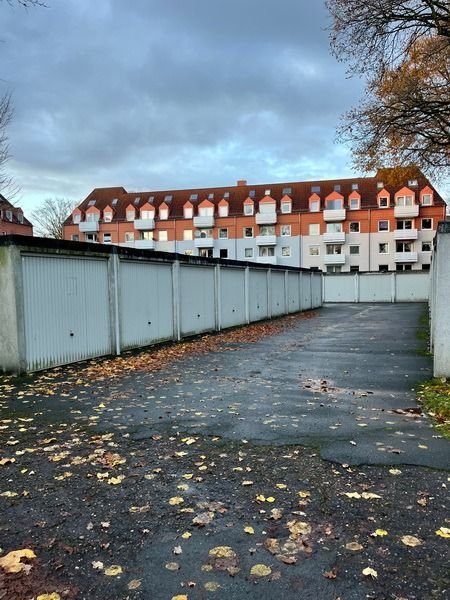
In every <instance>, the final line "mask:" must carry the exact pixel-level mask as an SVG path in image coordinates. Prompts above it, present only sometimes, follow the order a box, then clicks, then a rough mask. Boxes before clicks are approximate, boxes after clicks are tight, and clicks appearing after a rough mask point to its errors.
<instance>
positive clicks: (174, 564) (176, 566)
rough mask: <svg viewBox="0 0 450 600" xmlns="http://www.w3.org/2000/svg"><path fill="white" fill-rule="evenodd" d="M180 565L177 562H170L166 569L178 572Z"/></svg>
mask: <svg viewBox="0 0 450 600" xmlns="http://www.w3.org/2000/svg"><path fill="white" fill-rule="evenodd" d="M179 568H180V565H179V564H178V563H177V562H168V563H166V569H167V570H168V571H178V569H179Z"/></svg>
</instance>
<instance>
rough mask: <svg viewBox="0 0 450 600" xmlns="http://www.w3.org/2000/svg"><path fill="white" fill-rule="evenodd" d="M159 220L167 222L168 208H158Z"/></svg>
mask: <svg viewBox="0 0 450 600" xmlns="http://www.w3.org/2000/svg"><path fill="white" fill-rule="evenodd" d="M159 218H160V219H161V221H167V219H168V218H169V209H168V208H160V209H159Z"/></svg>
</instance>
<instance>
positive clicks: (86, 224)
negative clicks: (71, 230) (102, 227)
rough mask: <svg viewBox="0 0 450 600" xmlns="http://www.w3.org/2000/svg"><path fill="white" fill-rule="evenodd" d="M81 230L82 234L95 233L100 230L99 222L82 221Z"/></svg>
mask: <svg viewBox="0 0 450 600" xmlns="http://www.w3.org/2000/svg"><path fill="white" fill-rule="evenodd" d="M79 228H80V232H81V233H93V232H95V231H98V229H99V225H98V221H82V222H81V223H80V224H79Z"/></svg>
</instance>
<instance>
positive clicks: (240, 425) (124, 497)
mask: <svg viewBox="0 0 450 600" xmlns="http://www.w3.org/2000/svg"><path fill="white" fill-rule="evenodd" d="M425 311H426V307H425V306H424V305H420V304H396V305H382V304H378V305H377V304H372V305H363V304H360V305H330V306H327V307H325V308H323V309H321V310H318V311H315V312H314V314H313V315H310V317H311V318H307V319H303V318H296V317H291V318H288V319H287V320H284V322H285V323H287V326H286V327H284V329H282V330H280V331H279V332H278V333H275V334H273V335H262V336H260V337H259V339H257V340H256V341H252V342H251V343H247V342H246V341H245V340H244V341H242V339H239V340H238V341H236V339H235V338H234V337H233V334H231V335H230V336H229V339H228V338H225V339H224V340H223V342H222V344H221V348H220V351H214V349H211V350H210V351H209V352H204V353H202V354H195V353H186V354H185V355H184V356H183V357H181V358H180V357H178V358H174V360H170V361H166V362H165V363H164V364H161V366H160V367H158V366H156V368H154V367H155V365H153V367H152V368H151V369H139V370H136V371H135V372H132V373H129V372H126V371H125V370H124V372H123V373H117V370H115V371H114V373H113V375H114V376H112V371H109V370H108V369H109V368H110V367H109V366H108V367H107V368H106V367H105V369H104V370H103V371H102V364H103V363H102V361H101V360H100V361H93V363H92V364H95V369H96V371H95V376H93V375H92V372H91V371H90V370H89V368H86V365H80V366H71V367H66V368H61V369H58V370H55V371H49V372H47V373H43V374H36V375H33V376H31V377H30V378H27V379H25V380H10V381H5V382H3V385H2V386H1V387H0V433H1V438H0V439H1V440H2V442H1V444H0V447H1V454H0V459H1V458H2V457H3V458H4V457H9V458H14V461H13V462H11V463H6V464H5V465H3V466H1V467H0V496H1V495H2V494H4V492H5V491H6V492H8V493H7V494H6V495H4V497H0V504H1V515H2V519H1V528H0V536H1V537H0V539H1V543H0V546H1V548H2V550H3V553H5V552H9V551H10V550H14V549H19V548H25V547H28V548H33V550H34V552H35V553H36V555H37V558H36V559H35V561H34V562H33V561H31V564H32V565H33V568H32V569H31V570H30V573H29V574H28V575H26V576H25V575H24V574H23V573H18V574H8V575H5V574H2V573H1V572H0V599H3V598H8V599H10V598H11V599H14V600H15V599H18V600H25V599H26V600H30V599H31V598H33V597H35V596H36V597H37V596H38V594H41V593H51V592H58V593H59V594H60V597H61V598H67V599H69V600H70V599H71V598H83V599H84V598H86V599H89V600H90V599H97V598H98V599H115V598H117V599H125V598H130V599H134V598H136V599H145V600H147V599H152V600H153V599H155V600H159V599H161V600H165V599H168V600H171V599H172V598H173V597H176V596H177V595H181V597H183V595H184V596H187V598H188V599H189V600H195V599H203V598H214V597H217V598H229V599H240V598H262V599H267V600H269V599H273V598H275V597H277V596H278V595H279V594H283V595H284V596H285V597H286V598H292V599H298V598H312V599H316V598H317V599H318V600H322V599H323V600H338V599H340V600H360V599H361V600H362V599H366V598H369V599H373V600H384V599H386V600H387V599H393V600H394V599H397V600H400V599H404V600H427V599H434V598H446V597H448V579H446V577H447V574H448V565H449V561H448V540H447V539H444V538H442V537H441V536H440V535H436V531H438V530H439V529H440V528H441V527H449V521H448V511H447V506H448V485H450V484H449V475H448V472H447V471H445V469H448V467H449V458H450V453H449V444H448V442H447V441H446V440H444V439H442V438H440V437H439V436H438V435H436V433H435V431H434V429H433V428H432V426H431V423H430V421H429V420H428V418H427V417H426V416H423V415H421V413H420V410H418V409H417V404H416V401H415V393H414V391H413V388H414V384H415V383H416V382H418V381H422V380H424V379H427V378H430V377H431V358H430V357H429V356H426V355H424V353H423V352H422V351H421V349H423V342H422V341H421V340H420V339H418V337H417V330H418V327H419V319H420V317H421V316H422V315H423V314H424V313H425ZM261 327H263V326H261ZM249 331H250V330H249ZM193 343H194V344H195V343H196V342H193ZM163 352H165V351H163ZM168 352H170V350H168ZM130 356H131V355H130ZM130 360H131V359H130ZM105 364H106V363H105ZM109 364H110V363H108V365H109ZM113 364H114V363H113ZM111 368H112V367H111ZM99 374H100V376H99ZM323 459H326V460H323ZM348 493H350V494H354V493H357V495H358V496H359V497H351V496H350V497H349V496H347V495H346V494H348ZM11 494H13V495H11ZM364 494H369V495H370V494H374V495H375V497H367V498H365V497H364ZM174 498H175V499H176V500H173V499H174ZM171 499H172V500H171ZM180 499H181V500H180ZM269 499H270V500H269ZM274 509H275V512H273V510H274ZM195 519H197V522H195ZM299 524H302V525H299ZM245 527H252V528H253V532H248V533H247V532H245V530H244V528H245ZM298 528H300V533H299V529H298ZM379 529H381V530H382V531H384V532H385V533H382V534H380V535H374V533H375V532H376V531H377V530H379ZM183 534H190V535H185V536H184V537H183ZM405 535H411V536H414V537H415V538H416V539H418V540H419V542H420V543H419V544H417V545H416V546H414V547H411V546H408V545H406V544H405V543H404V542H403V541H402V537H403V536H405ZM351 542H357V543H358V544H360V546H361V548H358V550H350V549H348V548H347V547H346V545H348V544H349V543H351ZM223 546H226V547H228V550H226V551H224V550H223V549H222V553H225V556H222V557H221V556H219V557H215V556H214V552H213V553H212V554H211V551H212V550H213V548H217V547H223ZM219 553H220V551H219ZM0 557H1V555H0ZM94 563H95V565H96V566H94ZM99 563H101V564H102V567H100V566H99ZM258 564H263V565H264V566H265V567H266V568H268V569H270V572H267V574H266V575H264V576H262V577H258V576H257V575H252V573H251V569H252V567H254V566H255V565H258ZM111 565H120V567H121V569H122V572H121V573H118V574H116V575H113V576H108V575H107V574H106V569H107V567H108V566H111ZM366 567H371V568H373V569H374V570H376V572H377V577H375V578H374V577H371V576H365V575H363V574H362V570H363V569H364V568H366ZM136 581H137V582H138V584H136ZM132 582H134V584H133V583H132ZM130 586H131V587H130ZM133 586H135V587H133Z"/></svg>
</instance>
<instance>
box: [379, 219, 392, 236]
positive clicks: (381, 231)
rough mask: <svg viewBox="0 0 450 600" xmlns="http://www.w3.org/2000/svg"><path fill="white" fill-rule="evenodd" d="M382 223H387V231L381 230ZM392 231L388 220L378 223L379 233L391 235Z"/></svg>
mask: <svg viewBox="0 0 450 600" xmlns="http://www.w3.org/2000/svg"><path fill="white" fill-rule="evenodd" d="M380 223H387V229H380ZM390 230H391V225H390V223H389V220H388V219H380V220H379V221H378V232H379V233H389V231H390Z"/></svg>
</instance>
